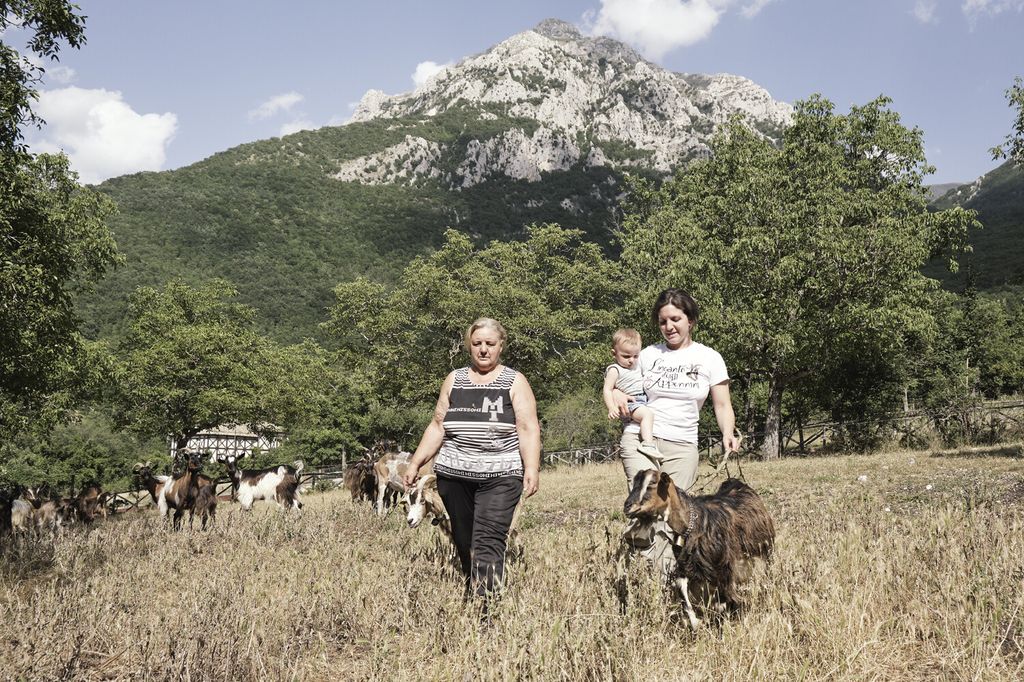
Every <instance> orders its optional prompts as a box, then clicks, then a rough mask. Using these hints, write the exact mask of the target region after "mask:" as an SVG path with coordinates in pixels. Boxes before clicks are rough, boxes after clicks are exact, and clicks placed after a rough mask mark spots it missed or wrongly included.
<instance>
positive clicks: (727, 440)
mask: <svg viewBox="0 0 1024 682" xmlns="http://www.w3.org/2000/svg"><path fill="white" fill-rule="evenodd" d="M739 449H740V439H739V438H738V437H737V436H736V434H735V433H730V434H726V435H725V436H723V437H722V451H723V452H724V453H725V454H726V455H728V454H729V453H730V452H738V451H739Z"/></svg>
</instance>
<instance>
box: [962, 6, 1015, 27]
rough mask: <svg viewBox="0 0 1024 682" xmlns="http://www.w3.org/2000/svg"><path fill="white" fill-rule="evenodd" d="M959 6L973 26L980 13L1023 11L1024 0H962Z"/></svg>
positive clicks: (991, 14) (994, 13) (993, 14)
mask: <svg viewBox="0 0 1024 682" xmlns="http://www.w3.org/2000/svg"><path fill="white" fill-rule="evenodd" d="M960 8H961V9H962V10H963V13H964V15H966V16H967V20H968V21H969V22H970V23H971V25H972V26H973V25H974V23H975V22H976V21H977V19H978V16H980V15H982V14H987V15H989V16H995V15H997V14H1002V13H1003V12H1008V11H1012V10H1017V11H1018V12H1021V11H1024V0H964V4H963V5H961V6H960Z"/></svg>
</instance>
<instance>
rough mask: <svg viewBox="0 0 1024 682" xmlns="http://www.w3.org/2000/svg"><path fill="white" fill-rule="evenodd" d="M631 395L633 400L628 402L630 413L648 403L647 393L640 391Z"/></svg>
mask: <svg viewBox="0 0 1024 682" xmlns="http://www.w3.org/2000/svg"><path fill="white" fill-rule="evenodd" d="M629 397H630V398H632V400H631V401H630V402H629V403H628V404H629V413H630V414H633V413H634V412H635V411H636V410H638V409H639V408H641V407H644V406H645V405H647V394H646V393H638V394H637V395H631V396H629Z"/></svg>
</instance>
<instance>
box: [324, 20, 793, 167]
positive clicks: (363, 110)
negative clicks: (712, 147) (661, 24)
mask: <svg viewBox="0 0 1024 682" xmlns="http://www.w3.org/2000/svg"><path fill="white" fill-rule="evenodd" d="M452 109H460V110H471V111H475V112H476V113H475V115H476V116H478V117H479V119H480V120H491V121H494V120H496V119H499V118H500V119H501V120H503V121H508V128H507V129H506V130H505V131H504V132H502V133H500V134H497V135H495V134H488V135H487V136H486V138H483V137H482V138H479V139H472V140H469V141H468V143H460V144H464V147H462V148H461V149H459V150H453V149H451V148H450V145H449V144H448V143H444V144H441V143H439V141H437V140H430V139H427V138H424V137H418V136H416V135H413V134H410V136H408V137H407V139H406V140H405V141H403V142H402V143H400V144H398V145H396V146H395V148H394V149H389V150H384V151H383V152H381V153H377V154H371V155H368V156H366V157H362V158H360V159H356V160H354V161H348V162H345V164H343V166H342V167H341V169H340V170H339V173H338V175H337V176H336V177H338V178H339V179H342V180H346V181H358V182H372V183H380V182H415V181H416V180H417V179H418V178H422V177H424V176H425V177H427V178H430V179H432V180H436V181H440V182H448V183H450V185H451V186H452V187H467V186H471V185H474V184H477V183H478V182H483V181H485V180H486V179H487V178H488V177H491V176H493V175H494V174H501V175H506V176H509V177H512V178H515V179H521V180H528V181H535V180H539V179H540V178H541V176H542V174H543V173H547V172H553V171H560V170H568V169H570V168H572V167H574V166H577V165H583V166H610V167H628V166H639V167H643V168H645V169H647V170H649V171H653V172H656V173H666V174H667V173H670V172H671V171H672V170H673V169H674V168H677V167H679V166H680V165H682V164H685V163H687V162H689V161H691V160H692V159H695V158H699V157H701V156H703V155H706V154H707V153H708V152H709V146H708V143H709V141H710V138H711V136H712V135H713V134H714V132H715V130H717V128H718V127H719V126H721V125H722V124H724V123H725V122H726V121H728V120H729V118H730V117H731V116H732V115H733V114H734V113H737V112H740V113H742V114H744V115H745V116H746V117H747V120H748V121H749V122H750V124H751V125H752V126H753V127H754V128H755V129H756V130H758V131H760V132H761V133H762V134H764V135H766V136H768V137H772V138H776V137H778V135H779V134H780V133H781V131H782V129H783V128H784V127H785V126H786V125H787V124H788V122H789V120H790V118H791V116H792V107H791V106H790V105H788V104H786V103H783V102H777V101H775V100H774V99H772V97H771V95H769V94H768V92H767V91H765V90H764V89H763V88H761V87H760V86H758V85H757V84H755V83H753V82H751V81H749V80H747V79H745V78H742V77H739V76H732V75H728V74H716V75H700V74H678V73H672V72H670V71H668V70H666V69H664V68H662V67H660V66H658V65H657V64H653V63H651V62H648V61H646V60H645V59H643V58H642V57H641V56H640V55H639V54H638V53H637V52H636V51H635V50H633V49H632V48H630V47H629V46H627V45H625V44H623V43H621V42H619V41H617V40H613V39H611V38H605V37H590V36H585V35H583V34H582V33H581V32H580V31H579V29H577V28H576V27H575V26H573V25H572V24H570V23H567V22H565V21H561V20H558V19H545V20H544V21H542V22H541V23H540V24H538V25H537V26H536V27H535V28H533V29H531V30H528V31H524V32H522V33H518V34H516V35H513V36H511V37H510V38H508V39H506V40H504V41H502V42H500V43H498V44H497V45H495V46H494V47H492V48H490V49H489V50H487V51H485V52H483V53H481V54H478V55H474V56H471V57H467V58H465V59H463V60H462V61H460V62H459V63H457V64H455V65H454V66H451V67H448V68H447V69H445V70H444V71H443V72H441V73H440V74H438V75H437V76H435V77H434V78H432V79H430V80H429V81H427V82H426V83H425V84H423V85H422V86H420V87H419V88H418V89H416V90H415V91H413V92H410V93H405V94H400V95H394V96H388V95H385V94H384V93H382V92H380V91H378V90H371V91H369V92H367V93H366V95H365V96H364V97H363V99H362V101H361V102H360V104H359V106H358V107H357V108H356V111H355V113H354V115H353V118H352V121H355V122H359V121H369V120H374V119H409V118H417V117H418V118H422V117H432V116H437V115H439V114H441V113H444V112H447V111H450V110H452ZM523 121H530V122H531V123H530V125H525V126H524V124H523V123H522V122H523ZM517 122H518V123H517ZM494 127H495V126H494V125H491V126H488V128H489V129H493V128H494ZM452 153H455V154H456V155H458V156H460V157H461V158H462V162H461V163H458V164H455V166H454V167H451V168H447V169H443V168H440V167H439V165H438V164H439V163H440V159H442V158H446V157H450V156H451V155H452ZM392 157H393V158H392ZM367 169H372V170H367ZM388 169H391V170H388Z"/></svg>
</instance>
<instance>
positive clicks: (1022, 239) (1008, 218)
mask: <svg viewBox="0 0 1024 682" xmlns="http://www.w3.org/2000/svg"><path fill="white" fill-rule="evenodd" d="M954 206H961V207H963V208H965V209H969V210H972V211H976V212H977V214H978V221H979V222H980V223H981V224H982V225H983V227H984V229H981V230H973V231H972V232H971V234H970V237H969V243H970V247H971V249H970V252H968V253H966V254H964V255H963V256H961V257H960V261H961V264H962V265H963V267H962V268H961V269H960V271H958V272H956V273H949V272H948V271H946V268H945V267H943V264H942V263H937V262H936V263H930V264H929V265H928V266H927V267H926V268H925V270H924V272H925V274H927V275H928V276H929V277H935V278H937V279H940V280H942V281H943V284H944V285H945V286H946V287H948V288H951V289H953V290H957V291H962V290H963V289H964V288H965V287H967V285H968V282H967V280H968V277H967V273H966V270H970V273H971V278H972V280H973V283H974V285H975V286H977V287H978V288H979V289H982V290H993V289H995V288H997V287H1000V286H1005V285H1020V284H1024V166H1019V165H1014V163H1013V162H1012V161H1007V162H1006V163H1004V164H1002V165H1001V166H999V167H998V168H996V169H995V170H993V171H991V172H989V173H986V174H985V175H984V176H982V177H981V178H979V179H978V180H976V181H975V182H973V183H970V184H967V185H963V186H961V187H958V188H956V189H955V190H953V191H950V192H947V193H946V194H945V195H943V196H942V197H940V198H939V199H937V200H936V201H934V202H932V204H931V208H932V209H933V210H945V209H948V208H952V207H954Z"/></svg>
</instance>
